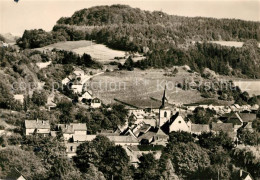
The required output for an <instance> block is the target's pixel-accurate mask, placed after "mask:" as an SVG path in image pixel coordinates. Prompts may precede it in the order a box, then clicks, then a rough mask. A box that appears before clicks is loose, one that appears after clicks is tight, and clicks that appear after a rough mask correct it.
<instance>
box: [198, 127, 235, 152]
mask: <svg viewBox="0 0 260 180" xmlns="http://www.w3.org/2000/svg"><path fill="white" fill-rule="evenodd" d="M198 139H199V141H198V143H199V144H200V146H201V147H203V148H207V149H210V150H212V149H214V148H216V147H217V146H222V147H223V148H224V149H228V150H230V149H232V148H233V147H234V145H233V142H232V139H231V138H230V137H228V135H227V133H224V132H222V131H221V132H220V133H218V134H213V133H212V132H209V133H202V134H201V135H199V136H198Z"/></svg>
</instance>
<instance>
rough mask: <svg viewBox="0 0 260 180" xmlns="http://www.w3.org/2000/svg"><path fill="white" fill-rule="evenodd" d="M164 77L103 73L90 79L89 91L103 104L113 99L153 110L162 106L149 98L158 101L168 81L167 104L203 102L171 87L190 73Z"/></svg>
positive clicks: (151, 72) (190, 92)
mask: <svg viewBox="0 0 260 180" xmlns="http://www.w3.org/2000/svg"><path fill="white" fill-rule="evenodd" d="M164 74H165V71H164V70H160V69H150V70H145V71H142V70H137V69H135V70H134V71H114V72H105V73H104V74H102V75H100V76H96V77H94V78H92V79H91V80H90V82H89V84H88V88H89V89H91V90H92V91H93V94H94V96H97V97H99V98H101V99H102V100H103V102H104V103H113V102H115V101H114V99H115V98H116V99H118V100H120V101H123V102H126V103H128V104H132V105H134V106H137V107H153V108H154V107H159V106H160V104H161V102H160V101H156V100H152V99H151V98H154V99H158V100H161V98H162V95H163V90H164V86H165V84H166V81H167V82H168V86H167V87H168V88H167V91H166V96H167V98H168V102H169V103H171V104H173V103H174V104H175V103H194V102H197V101H201V100H203V98H202V97H201V96H200V94H199V93H198V91H196V90H188V91H184V90H182V89H179V88H175V87H174V84H175V83H177V82H183V79H184V78H187V77H189V76H192V74H191V73H188V72H186V71H185V70H182V68H179V72H178V74H177V75H176V76H175V77H173V76H171V77H170V76H164Z"/></svg>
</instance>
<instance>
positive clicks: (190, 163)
mask: <svg viewBox="0 0 260 180" xmlns="http://www.w3.org/2000/svg"><path fill="white" fill-rule="evenodd" d="M167 146H168V145H167ZM170 147H171V148H167V150H166V152H165V153H167V154H168V157H170V159H171V161H172V163H173V166H174V169H175V170H176V173H177V174H178V175H180V176H182V177H186V178H189V177H191V176H192V175H193V173H195V172H197V171H200V170H201V169H204V168H206V167H208V166H209V165H210V158H209V155H208V154H207V151H206V150H205V149H203V148H201V147H200V146H198V145H197V144H195V143H193V142H188V143H186V144H185V143H178V144H175V145H174V146H170Z"/></svg>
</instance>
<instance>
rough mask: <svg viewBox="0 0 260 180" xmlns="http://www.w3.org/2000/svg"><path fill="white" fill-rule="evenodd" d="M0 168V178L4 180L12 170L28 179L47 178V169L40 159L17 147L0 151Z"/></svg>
mask: <svg viewBox="0 0 260 180" xmlns="http://www.w3.org/2000/svg"><path fill="white" fill-rule="evenodd" d="M0 167H1V168H0V172H1V173H0V178H5V176H7V175H8V174H9V173H10V171H11V170H12V169H14V168H16V169H17V170H18V171H19V172H21V173H22V174H23V175H24V176H25V177H27V178H29V179H44V178H47V177H46V175H47V169H46V167H45V166H44V165H43V163H42V162H41V159H40V158H38V157H37V156H35V154H34V153H33V152H30V151H24V150H21V149H20V148H19V147H7V148H5V149H1V150H0Z"/></svg>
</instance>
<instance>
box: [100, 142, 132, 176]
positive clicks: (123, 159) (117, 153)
mask: <svg viewBox="0 0 260 180" xmlns="http://www.w3.org/2000/svg"><path fill="white" fill-rule="evenodd" d="M129 161H130V159H129V157H128V156H127V154H126V151H125V150H124V149H123V148H122V147H121V146H113V147H110V148H108V149H107V151H106V153H105V154H104V156H103V157H102V159H101V162H100V170H101V171H102V172H103V173H104V175H105V177H106V178H107V179H111V178H114V179H129V178H130V179H131V172H130V164H129Z"/></svg>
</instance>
